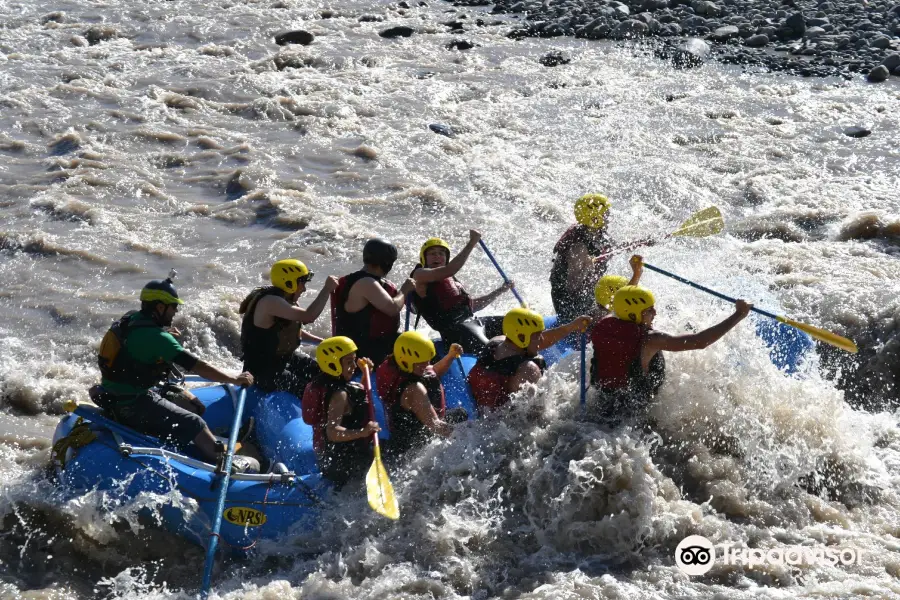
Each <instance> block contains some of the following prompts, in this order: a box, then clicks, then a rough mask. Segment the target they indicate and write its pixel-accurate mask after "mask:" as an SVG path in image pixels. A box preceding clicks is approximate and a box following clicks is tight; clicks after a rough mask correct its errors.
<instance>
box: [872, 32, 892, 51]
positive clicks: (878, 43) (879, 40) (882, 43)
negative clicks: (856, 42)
mask: <svg viewBox="0 0 900 600" xmlns="http://www.w3.org/2000/svg"><path fill="white" fill-rule="evenodd" d="M890 45H891V38H889V37H888V36H886V35H879V36H878V37H876V38H873V39H872V40H870V41H869V46H871V47H872V48H880V49H884V48H887V47H888V46H890Z"/></svg>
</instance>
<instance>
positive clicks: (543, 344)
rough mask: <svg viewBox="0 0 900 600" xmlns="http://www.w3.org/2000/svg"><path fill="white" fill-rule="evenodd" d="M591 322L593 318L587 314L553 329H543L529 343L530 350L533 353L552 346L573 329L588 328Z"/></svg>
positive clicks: (581, 329) (582, 329)
mask: <svg viewBox="0 0 900 600" xmlns="http://www.w3.org/2000/svg"><path fill="white" fill-rule="evenodd" d="M590 324H591V318H590V317H589V316H587V315H583V316H581V317H578V318H577V319H575V320H574V321H572V322H571V323H569V324H568V325H561V326H560V327H554V328H553V329H547V330H545V331H542V332H541V334H540V335H538V336H534V337H532V338H531V344H529V346H528V350H529V351H530V352H531V353H532V354H537V353H538V352H540V351H541V350H543V349H544V348H549V347H550V346H552V345H554V344H556V343H557V342H559V341H560V340H561V339H563V338H564V337H566V336H567V335H569V334H570V333H572V332H573V331H584V330H586V329H587V328H588V326H589V325H590Z"/></svg>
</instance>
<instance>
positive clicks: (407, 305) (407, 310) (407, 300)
mask: <svg viewBox="0 0 900 600" xmlns="http://www.w3.org/2000/svg"><path fill="white" fill-rule="evenodd" d="M411 304H412V302H411V301H410V299H409V296H407V297H406V328H404V330H403V331H409V315H410V312H409V307H410V305H411Z"/></svg>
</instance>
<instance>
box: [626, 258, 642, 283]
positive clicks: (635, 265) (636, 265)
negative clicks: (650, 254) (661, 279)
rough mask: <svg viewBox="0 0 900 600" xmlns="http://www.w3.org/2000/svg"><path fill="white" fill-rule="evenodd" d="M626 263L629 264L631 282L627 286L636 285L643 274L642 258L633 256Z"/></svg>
mask: <svg viewBox="0 0 900 600" xmlns="http://www.w3.org/2000/svg"><path fill="white" fill-rule="evenodd" d="M628 262H629V263H630V264H631V281H629V282H628V285H637V284H638V282H639V281H640V280H641V275H643V274H644V257H643V256H639V255H637V254H635V255H634V256H632V257H631V259H630V260H629V261H628Z"/></svg>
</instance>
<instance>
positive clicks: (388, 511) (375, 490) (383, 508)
mask: <svg viewBox="0 0 900 600" xmlns="http://www.w3.org/2000/svg"><path fill="white" fill-rule="evenodd" d="M356 364H357V365H359V368H360V369H362V372H363V377H362V381H363V387H364V388H365V390H366V397H367V398H368V399H369V419H371V420H372V421H374V420H375V403H374V402H373V401H372V383H371V381H370V380H369V363H367V362H366V361H365V360H362V359H360V360H358V361H357V363H356ZM372 435H373V436H374V440H375V460H373V461H372V466H371V467H369V472H368V473H367V474H366V495H367V496H368V497H369V506H371V507H372V510H374V511H375V512H377V513H378V514H380V515H384V516H385V517H387V518H389V519H395V520H396V519H399V518H400V508H399V507H398V506H397V497H396V496H395V495H394V486H392V485H391V480H390V479H389V478H388V474H387V470H386V469H385V468H384V464H383V463H382V462H381V447H380V446H379V445H378V433H377V432H376V433H373V434H372Z"/></svg>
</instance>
